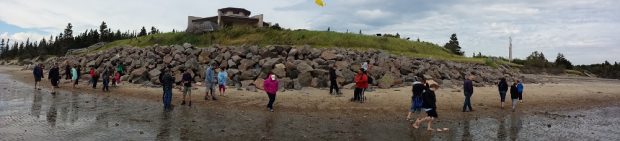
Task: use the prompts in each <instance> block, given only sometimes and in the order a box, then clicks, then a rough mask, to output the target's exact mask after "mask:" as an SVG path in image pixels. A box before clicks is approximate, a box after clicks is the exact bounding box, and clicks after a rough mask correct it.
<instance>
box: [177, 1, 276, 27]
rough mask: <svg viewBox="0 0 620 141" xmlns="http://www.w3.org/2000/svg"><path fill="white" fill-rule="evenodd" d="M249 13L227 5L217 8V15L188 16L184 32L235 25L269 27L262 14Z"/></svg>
mask: <svg viewBox="0 0 620 141" xmlns="http://www.w3.org/2000/svg"><path fill="white" fill-rule="evenodd" d="M251 14H252V12H250V11H248V10H246V9H243V8H234V7H227V8H222V9H218V10H217V16H212V17H205V18H202V17H195V16H188V17H187V29H186V32H191V33H204V32H209V31H215V30H217V29H219V28H223V27H229V26H235V25H249V26H254V27H269V23H267V22H265V21H263V14H259V15H254V16H250V15H251Z"/></svg>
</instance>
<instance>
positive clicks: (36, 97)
mask: <svg viewBox="0 0 620 141" xmlns="http://www.w3.org/2000/svg"><path fill="white" fill-rule="evenodd" d="M32 96H33V98H32V107H31V108H30V115H31V116H34V117H36V118H37V119H38V118H39V116H40V114H41V101H42V98H41V93H40V92H39V91H35V92H34V94H33V95H32Z"/></svg>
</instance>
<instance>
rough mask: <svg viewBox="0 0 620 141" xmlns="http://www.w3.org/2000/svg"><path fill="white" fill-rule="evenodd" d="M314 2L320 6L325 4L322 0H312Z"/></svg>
mask: <svg viewBox="0 0 620 141" xmlns="http://www.w3.org/2000/svg"><path fill="white" fill-rule="evenodd" d="M314 3H316V5H319V6H321V7H323V6H325V3H323V0H314Z"/></svg>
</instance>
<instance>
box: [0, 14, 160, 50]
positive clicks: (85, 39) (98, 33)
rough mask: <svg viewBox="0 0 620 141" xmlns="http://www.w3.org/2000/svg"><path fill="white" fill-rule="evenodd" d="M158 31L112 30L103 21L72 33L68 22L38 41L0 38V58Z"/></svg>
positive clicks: (88, 44) (156, 31) (83, 46)
mask: <svg viewBox="0 0 620 141" xmlns="http://www.w3.org/2000/svg"><path fill="white" fill-rule="evenodd" d="M157 33H160V32H159V30H158V29H157V28H155V27H151V31H150V32H148V31H147V30H146V28H145V27H144V26H143V27H142V29H140V32H138V33H135V31H131V32H130V31H125V32H121V30H116V31H113V30H112V29H111V28H109V27H108V25H107V24H106V23H105V21H104V22H101V25H100V26H99V29H98V30H97V29H89V30H86V31H84V32H82V33H78V34H74V33H73V25H72V24H71V23H68V24H67V26H66V28H65V29H64V30H63V32H62V33H60V34H58V35H56V36H53V35H50V37H49V38H47V39H46V38H43V39H41V40H40V41H33V40H30V39H27V40H26V41H22V42H17V41H12V42H11V40H10V39H0V59H25V58H34V57H37V56H45V55H64V54H66V53H67V51H69V50H71V49H80V48H85V47H88V46H90V45H92V44H96V43H99V42H111V41H115V40H123V39H130V38H135V37H140V36H145V35H149V34H157Z"/></svg>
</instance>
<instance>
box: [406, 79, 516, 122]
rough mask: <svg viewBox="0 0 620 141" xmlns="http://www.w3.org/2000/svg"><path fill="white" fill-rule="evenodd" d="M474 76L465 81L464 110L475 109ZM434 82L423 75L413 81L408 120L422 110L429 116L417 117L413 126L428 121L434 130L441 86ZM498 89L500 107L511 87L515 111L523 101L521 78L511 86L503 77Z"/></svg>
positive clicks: (470, 110) (513, 109)
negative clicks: (437, 92) (472, 100)
mask: <svg viewBox="0 0 620 141" xmlns="http://www.w3.org/2000/svg"><path fill="white" fill-rule="evenodd" d="M474 78H475V77H474V76H469V77H467V79H465V81H464V82H463V94H464V96H465V101H464V103H463V112H472V111H474V110H473V109H472V106H471V97H472V96H473V94H474V87H473V80H474ZM429 82H433V83H430V84H429V83H428V82H427V81H426V80H424V77H423V76H417V77H416V78H415V82H413V86H412V90H411V91H412V93H413V94H412V96H411V107H410V108H409V112H408V114H407V118H406V119H407V120H409V121H413V120H412V115H413V114H415V113H420V112H421V111H425V112H426V114H427V116H425V117H422V118H416V119H415V122H413V124H412V126H413V127H414V128H419V126H420V124H421V123H423V122H427V124H428V126H427V130H431V131H432V130H434V129H433V128H432V121H433V120H435V119H436V118H437V117H438V114H437V111H436V109H437V106H436V100H437V99H436V96H435V91H436V90H437V89H438V88H439V85H437V84H436V83H434V81H429ZM497 86H498V90H499V95H500V107H501V108H502V109H503V108H504V101H505V98H506V93H507V91H508V89H509V88H510V98H511V99H512V112H515V110H516V108H517V103H518V102H521V103H522V102H523V83H521V81H520V80H517V79H515V80H514V83H512V84H511V85H510V86H509V85H508V82H507V80H506V78H501V79H500V81H499V83H498V85H497ZM444 130H448V129H447V128H443V129H437V131H444Z"/></svg>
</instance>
